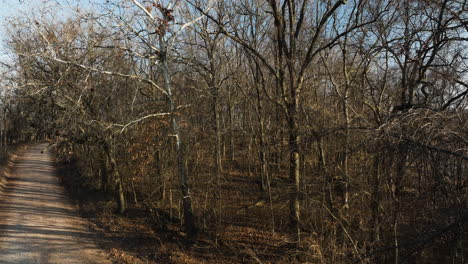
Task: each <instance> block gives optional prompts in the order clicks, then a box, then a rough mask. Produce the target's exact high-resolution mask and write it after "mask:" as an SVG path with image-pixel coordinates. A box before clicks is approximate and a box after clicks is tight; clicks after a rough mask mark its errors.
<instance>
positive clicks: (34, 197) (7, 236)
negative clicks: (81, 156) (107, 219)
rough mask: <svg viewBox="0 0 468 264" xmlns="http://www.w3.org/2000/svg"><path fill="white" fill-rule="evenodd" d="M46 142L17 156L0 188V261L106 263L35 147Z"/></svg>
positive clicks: (48, 158) (48, 162) (46, 158)
mask: <svg viewBox="0 0 468 264" xmlns="http://www.w3.org/2000/svg"><path fill="white" fill-rule="evenodd" d="M46 146H47V144H41V145H36V146H33V147H31V148H29V149H28V150H27V151H26V152H25V153H24V154H23V155H22V156H21V157H19V158H18V160H17V162H16V165H15V167H14V169H13V173H12V175H11V176H10V178H9V179H8V183H7V185H6V187H5V190H4V192H3V193H2V194H0V263H2V264H3V263H5V264H13V263H15V264H18V263H24V264H26V263H27V264H29V263H51V264H53V263H61V264H62V263H63V264H71V263H80V264H81V263H110V261H109V260H107V259H106V255H105V254H104V253H103V252H102V251H101V250H100V249H99V248H98V247H97V246H96V244H95V243H94V239H95V237H94V234H92V233H90V231H89V230H88V228H87V224H86V222H85V221H84V220H83V219H81V218H80V217H79V216H78V213H77V212H76V209H75V208H74V207H73V206H71V205H70V203H69V202H68V198H67V196H66V195H65V193H64V189H63V188H62V187H61V186H60V184H59V182H58V179H57V177H56V175H55V170H54V167H53V164H52V161H51V156H50V154H49V153H48V152H44V153H41V150H43V149H44V148H45V147H46Z"/></svg>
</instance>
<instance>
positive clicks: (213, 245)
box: [59, 162, 317, 264]
mask: <svg viewBox="0 0 468 264" xmlns="http://www.w3.org/2000/svg"><path fill="white" fill-rule="evenodd" d="M59 171H60V173H59V174H60V175H61V177H62V180H63V183H64V185H65V188H66V189H67V190H68V192H69V194H70V195H71V197H72V199H73V200H74V201H75V202H76V203H77V204H78V205H79V207H80V213H81V215H82V216H83V217H84V218H86V219H88V220H89V222H90V226H91V230H92V231H93V232H95V233H97V234H99V236H100V237H103V238H104V239H101V240H100V241H104V242H103V243H101V244H100V246H101V247H102V248H104V249H105V250H107V251H108V252H110V255H111V259H112V260H113V262H114V263H135V264H138V263H213V264H215V263H216V264H223V263H316V262H317V259H315V256H311V255H308V256H304V255H302V256H299V255H300V254H302V253H301V252H299V251H298V250H297V247H296V245H295V244H293V243H291V237H289V236H288V235H287V232H278V231H276V232H274V231H273V230H272V228H271V225H270V224H269V223H270V222H269V220H268V219H270V217H269V216H270V215H271V214H270V213H271V210H272V209H274V210H275V212H276V213H277V214H283V215H284V211H285V210H287V204H284V203H281V202H275V205H274V208H272V207H270V206H269V205H268V203H267V202H265V201H264V200H261V199H259V197H258V193H259V192H258V190H257V189H258V183H257V182H256V180H255V179H253V178H251V177H249V176H243V175H241V174H240V173H238V172H231V173H229V174H225V175H224V180H223V184H222V188H221V192H222V194H221V196H220V197H221V198H220V200H219V201H218V205H219V207H218V208H219V211H218V212H217V213H218V214H222V217H219V216H218V220H213V219H210V217H211V218H216V217H217V216H216V214H215V213H213V212H210V211H203V202H202V200H203V196H202V195H201V194H198V195H195V196H197V197H196V198H195V199H194V204H196V205H198V207H196V208H195V212H198V217H200V216H201V215H200V214H203V219H204V220H205V221H206V220H207V221H208V222H205V223H199V225H200V228H201V231H200V232H199V234H198V237H197V240H196V242H195V243H187V242H186V241H187V239H186V238H185V235H184V233H183V232H181V231H180V230H181V227H180V226H181V225H180V222H178V221H174V219H178V218H177V217H173V218H171V217H169V215H168V212H167V210H160V211H159V210H158V211H155V210H156V209H154V210H153V211H151V210H149V209H148V207H147V206H145V205H143V204H142V203H140V204H138V203H131V204H129V208H128V210H127V211H126V212H125V213H124V214H123V215H118V214H115V213H114V210H115V204H114V203H112V202H109V201H110V200H113V199H111V197H108V196H106V195H104V194H103V193H101V192H99V191H96V190H94V189H92V188H90V187H89V186H86V185H83V184H82V183H83V182H84V181H83V180H82V179H80V178H79V175H77V173H76V171H77V169H76V168H74V164H73V162H72V163H66V164H61V165H60V164H59ZM77 187H78V188H77ZM253 189H255V190H253ZM216 206H217V205H210V206H209V207H216ZM220 211H221V213H219V212H220ZM174 214H176V213H174ZM150 215H151V216H152V217H150ZM286 215H287V214H286ZM171 219H172V220H171ZM255 219H257V220H255ZM276 219H277V220H278V221H281V218H278V217H276ZM276 225H279V224H278V223H277V224H276ZM305 245H306V246H311V244H307V243H305ZM309 252H311V250H309Z"/></svg>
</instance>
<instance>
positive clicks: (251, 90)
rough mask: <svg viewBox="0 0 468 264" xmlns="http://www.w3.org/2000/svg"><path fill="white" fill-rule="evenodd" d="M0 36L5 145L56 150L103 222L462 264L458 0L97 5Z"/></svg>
mask: <svg viewBox="0 0 468 264" xmlns="http://www.w3.org/2000/svg"><path fill="white" fill-rule="evenodd" d="M91 2H93V1H91ZM65 9H66V10H67V13H66V15H62V14H63V13H61V12H62V11H63V12H64V10H65ZM70 10H72V12H71V11H70ZM6 30H7V32H8V35H7V36H6V41H5V43H4V45H5V46H6V47H7V48H8V51H9V59H7V60H5V61H3V62H2V66H1V67H2V73H1V74H2V75H1V77H0V79H1V87H2V100H1V107H2V112H3V116H2V126H1V127H2V131H1V141H0V142H1V144H2V146H5V145H9V144H14V143H21V142H24V143H27V142H34V141H50V142H51V144H53V146H54V149H55V151H56V155H57V159H58V162H61V163H63V164H68V165H67V166H71V167H73V168H75V169H76V170H77V172H78V173H77V175H78V174H79V175H80V176H79V179H80V185H78V186H77V187H76V188H80V186H87V188H91V189H93V190H95V191H96V192H99V193H102V194H105V195H107V196H106V197H107V200H108V201H110V202H111V203H106V204H107V206H109V204H110V206H111V207H112V212H113V214H115V215H124V214H126V213H127V211H128V210H129V209H130V208H141V209H142V210H144V212H145V215H146V217H147V218H148V219H151V221H153V224H154V226H156V227H157V228H156V229H158V230H163V229H168V228H169V227H168V226H169V225H175V226H176V227H177V228H178V230H179V231H181V232H183V237H182V240H183V241H184V242H185V243H187V244H188V245H189V246H194V245H197V243H199V241H202V240H203V241H205V240H208V241H211V242H210V244H209V245H210V248H211V249H210V250H212V252H214V251H216V248H217V247H219V248H223V250H225V249H226V248H229V249H230V250H231V253H230V254H232V256H234V259H237V261H238V262H242V263H244V262H246V263H250V262H252V263H296V262H297V263H305V262H309V263H395V264H396V263H454V264H457V263H459V264H463V263H466V261H467V259H468V254H467V253H468V252H467V248H468V241H467V238H468V233H467V230H468V226H467V221H468V208H467V206H468V200H467V198H468V196H467V180H468V179H467V175H468V99H467V97H468V65H467V63H468V60H467V56H468V54H467V50H468V49H467V48H468V47H467V46H468V45H467V44H468V42H467V40H468V32H467V31H468V4H467V3H466V1H464V0H414V1H404V0H396V1H395V0H394V1H387V0H373V1H371V0H349V1H346V0H316V1H310V0H226V1H213V0H179V1H156V0H154V1H153V0H152V1H150V0H139V1H137V0H132V1H128V0H125V1H124V0H122V1H107V2H103V1H95V3H88V4H85V3H83V4H82V5H76V4H74V5H73V6H69V7H65V6H64V5H56V6H52V7H49V9H44V10H43V11H42V12H40V13H37V14H27V15H22V16H21V15H19V16H15V17H11V18H10V19H9V22H8V24H7V29H6ZM77 177H78V176H77ZM174 223H175V224H174ZM163 242H164V241H163ZM155 243H156V241H155ZM157 243H159V242H157ZM223 252H226V251H223ZM226 254H227V253H226ZM241 259H242V260H241ZM198 261H200V262H201V261H204V260H203V259H199V260H198Z"/></svg>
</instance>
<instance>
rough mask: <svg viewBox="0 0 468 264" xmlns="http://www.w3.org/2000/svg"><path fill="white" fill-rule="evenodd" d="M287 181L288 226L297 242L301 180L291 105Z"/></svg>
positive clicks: (295, 126)
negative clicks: (288, 183) (288, 194)
mask: <svg viewBox="0 0 468 264" xmlns="http://www.w3.org/2000/svg"><path fill="white" fill-rule="evenodd" d="M289 110H290V111H289V120H288V121H289V122H288V125H289V155H290V164H289V181H290V186H291V190H290V201H289V208H290V216H289V218H290V224H291V228H292V230H293V231H294V232H295V233H296V236H297V237H296V238H297V241H298V242H300V240H301V229H300V221H301V205H300V201H299V192H300V179H301V174H300V173H301V166H300V159H299V157H300V153H299V139H300V138H299V133H298V127H297V120H296V118H297V117H296V115H297V114H296V111H297V110H296V105H295V104H293V105H292V106H290V108H289Z"/></svg>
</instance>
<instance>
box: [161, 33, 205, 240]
mask: <svg viewBox="0 0 468 264" xmlns="http://www.w3.org/2000/svg"><path fill="white" fill-rule="evenodd" d="M159 44H160V49H161V50H160V63H161V69H162V74H163V78H164V89H165V91H166V93H167V98H168V101H169V111H170V113H171V122H172V130H173V132H174V136H175V139H176V156H177V172H178V175H179V181H180V189H181V192H182V203H183V205H182V206H183V210H184V211H183V212H184V227H185V232H186V233H187V238H188V239H189V240H193V239H194V238H195V236H196V233H197V228H196V226H195V216H194V215H193V210H192V198H191V196H190V189H189V184H188V176H187V170H186V167H185V162H186V157H185V149H184V144H183V140H182V136H181V131H180V127H179V120H178V114H177V113H176V111H177V107H176V103H175V101H174V97H173V94H172V86H171V76H170V73H169V65H168V58H167V42H166V40H165V39H164V36H162V35H160V36H159Z"/></svg>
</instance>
